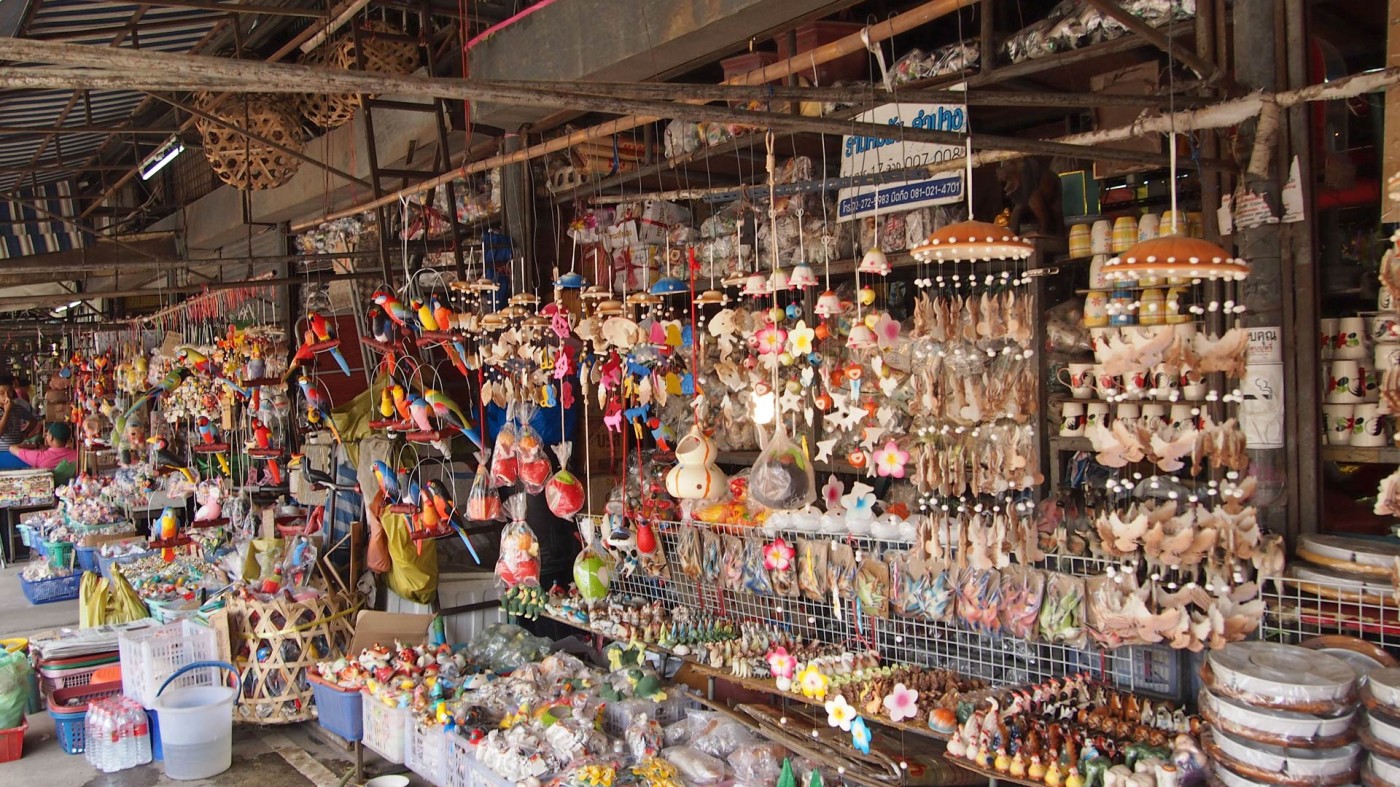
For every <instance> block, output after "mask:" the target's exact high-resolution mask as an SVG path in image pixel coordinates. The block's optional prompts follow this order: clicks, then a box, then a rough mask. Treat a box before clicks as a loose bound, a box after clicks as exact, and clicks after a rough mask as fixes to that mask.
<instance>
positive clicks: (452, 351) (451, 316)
mask: <svg viewBox="0 0 1400 787" xmlns="http://www.w3.org/2000/svg"><path fill="white" fill-rule="evenodd" d="M429 301H430V302H431V304H432V306H431V311H432V314H433V321H434V322H436V323H437V325H438V329H439V330H443V331H451V330H452V329H453V326H455V325H456V324H457V315H456V314H455V313H454V312H453V311H452V309H451V308H449V307H448V306H447V305H446V302H445V301H444V300H443V299H442V298H440V297H439V296H438V294H437V293H433V294H432V295H431V296H429ZM442 349H443V350H444V351H445V352H446V353H447V360H449V361H451V362H452V366H453V367H454V368H456V369H457V371H459V372H461V373H462V376H463V377H466V376H467V362H466V358H467V347H466V345H465V344H463V343H462V341H461V340H460V339H453V340H452V342H451V343H450V344H443V345H442Z"/></svg>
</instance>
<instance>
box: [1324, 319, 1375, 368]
mask: <svg viewBox="0 0 1400 787" xmlns="http://www.w3.org/2000/svg"><path fill="white" fill-rule="evenodd" d="M1332 357H1333V358H1344V359H1347V360H1354V361H1359V360H1361V359H1363V358H1365V357H1367V353H1366V319H1365V318H1364V317H1343V318H1341V319H1340V320H1337V338H1336V342H1335V345H1334V348H1333V350H1332Z"/></svg>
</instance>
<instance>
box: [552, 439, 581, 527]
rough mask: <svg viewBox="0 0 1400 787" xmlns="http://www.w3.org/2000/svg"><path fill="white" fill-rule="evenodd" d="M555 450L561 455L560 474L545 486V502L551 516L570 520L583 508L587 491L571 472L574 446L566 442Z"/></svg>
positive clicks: (556, 474) (555, 475)
mask: <svg viewBox="0 0 1400 787" xmlns="http://www.w3.org/2000/svg"><path fill="white" fill-rule="evenodd" d="M554 450H555V452H556V453H557V454H558V455H559V472H557V473H555V474H554V477H553V478H550V479H549V483H548V484H546V485H545V488H544V501H545V504H546V505H548V506H549V512H550V513H551V514H554V515H555V516H557V517H559V518H560V519H568V518H569V517H571V516H573V515H574V514H577V513H578V512H579V511H580V510H581V509H582V508H583V503H584V498H585V496H586V490H585V489H584V488H583V482H582V481H579V480H578V476H576V475H574V474H573V473H571V472H569V456H570V454H571V453H572V451H573V444H572V443H570V442H569V441H567V440H565V441H564V442H562V443H560V444H559V445H558V446H556V447H555V449H554Z"/></svg>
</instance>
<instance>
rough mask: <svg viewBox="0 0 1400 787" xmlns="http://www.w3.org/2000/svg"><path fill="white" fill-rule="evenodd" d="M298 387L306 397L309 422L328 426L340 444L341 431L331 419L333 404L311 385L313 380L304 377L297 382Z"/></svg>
mask: <svg viewBox="0 0 1400 787" xmlns="http://www.w3.org/2000/svg"><path fill="white" fill-rule="evenodd" d="M297 385H299V386H300V387H301V393H302V395H303V396H305V397H306V410H307V418H308V420H312V417H313V416H314V420H316V421H317V422H318V423H322V424H325V425H326V428H327V429H330V430H331V436H332V437H334V438H335V441H336V442H337V443H338V442H340V430H339V429H337V428H336V426H335V419H334V418H332V417H331V403H330V400H329V399H327V398H326V395H325V394H323V393H321V389H319V388H315V387H313V386H312V385H311V378H309V377H307V376H306V375H302V376H301V377H300V378H299V379H298V380H297Z"/></svg>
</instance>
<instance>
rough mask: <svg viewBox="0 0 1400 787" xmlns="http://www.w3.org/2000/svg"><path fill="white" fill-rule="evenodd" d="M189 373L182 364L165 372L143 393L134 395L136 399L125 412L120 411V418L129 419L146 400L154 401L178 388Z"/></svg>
mask: <svg viewBox="0 0 1400 787" xmlns="http://www.w3.org/2000/svg"><path fill="white" fill-rule="evenodd" d="M190 374H191V372H190V370H189V369H186V368H185V367H183V366H177V367H175V368H173V369H171V370H170V371H168V372H166V373H165V376H164V377H162V378H161V380H160V382H158V383H156V384H155V385H153V386H151V387H150V388H147V389H146V390H145V392H144V393H142V394H141V395H140V396H138V397H136V401H135V402H132V404H131V406H130V407H128V408H126V412H125V413H122V418H123V419H124V420H131V416H132V415H133V414H135V413H136V411H137V410H140V409H141V406H142V405H144V404H145V403H146V402H148V401H151V402H154V401H156V400H158V399H159V398H160V397H161V396H162V395H164V394H167V393H170V392H171V391H173V390H175V389H176V388H179V387H180V384H181V383H183V382H184V381H185V378H187V377H189V376H190Z"/></svg>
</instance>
